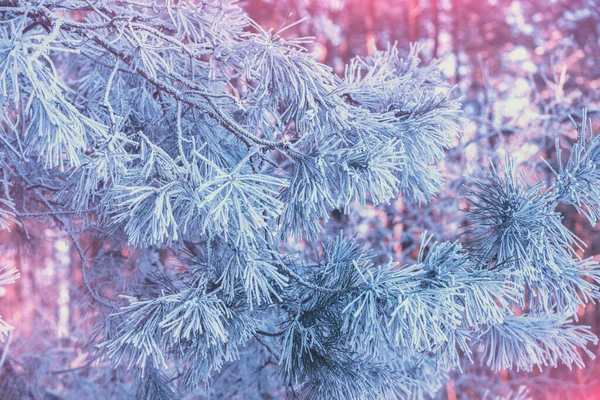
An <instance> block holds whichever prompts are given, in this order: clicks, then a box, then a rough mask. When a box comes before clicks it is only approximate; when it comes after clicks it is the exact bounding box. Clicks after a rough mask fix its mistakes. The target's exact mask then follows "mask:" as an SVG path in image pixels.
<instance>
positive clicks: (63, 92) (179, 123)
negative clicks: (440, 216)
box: [0, 0, 600, 399]
mask: <svg viewBox="0 0 600 400" xmlns="http://www.w3.org/2000/svg"><path fill="white" fill-rule="evenodd" d="M0 21H2V22H1V23H0V102H1V103H2V120H1V121H0V129H1V131H0V166H1V167H2V178H1V180H0V182H1V183H2V189H3V196H2V199H1V200H0V202H1V204H0V227H2V228H8V227H11V226H12V225H13V224H15V223H23V222H24V219H25V218H28V217H39V218H49V219H52V220H53V221H54V223H56V224H57V226H59V227H60V228H61V229H64V230H65V231H66V232H67V233H68V235H69V237H70V238H71V240H73V241H74V243H75V248H76V249H77V250H78V252H79V257H80V259H81V274H82V278H83V281H84V285H85V287H86V290H87V291H88V292H89V293H90V295H91V298H92V299H93V304H94V305H96V306H98V309H101V308H103V307H104V308H106V309H109V310H110V311H107V314H108V315H107V316H105V318H104V319H100V323H99V325H100V329H99V332H101V334H100V335H99V336H98V337H97V339H96V341H95V343H96V344H97V352H98V355H99V356H100V357H102V358H104V359H109V360H110V361H111V363H110V364H111V365H112V366H113V367H115V371H114V374H116V375H119V379H121V378H122V379H121V382H135V384H132V385H131V387H130V388H129V389H130V396H131V397H135V396H137V397H140V398H142V397H143V398H160V399H162V398H182V397H185V396H187V395H189V396H190V397H194V396H198V395H201V394H202V395H206V396H207V397H209V396H211V395H212V396H214V397H224V398H231V397H235V396H238V397H239V396H242V395H241V394H240V393H243V396H244V397H248V398H266V397H272V396H273V395H274V394H277V395H279V396H284V395H285V394H287V396H288V397H290V398H295V397H302V398H357V399H363V398H374V399H381V398H385V399H388V398H409V399H412V398H414V399H417V398H435V397H436V396H438V395H439V393H440V389H441V388H443V387H444V384H445V381H446V380H447V377H448V375H447V373H449V372H450V371H452V370H453V369H454V368H456V367H457V366H460V365H461V359H462V358H465V357H466V358H467V359H469V360H470V359H473V360H477V359H478V357H480V356H481V353H482V351H483V355H484V359H485V360H487V365H489V366H490V367H493V368H497V367H501V368H505V367H506V368H508V367H515V368H522V369H527V368H528V367H530V366H532V365H537V364H539V365H551V366H553V365H556V364H557V363H558V362H559V361H562V362H564V363H566V364H576V365H579V364H580V363H581V362H583V357H581V356H580V355H578V353H577V352H578V351H580V350H581V349H583V348H585V346H586V345H587V343H589V342H592V341H593V338H592V336H591V334H590V332H589V331H588V330H587V329H586V328H583V327H577V326H575V325H573V324H572V323H571V322H565V321H569V319H568V318H569V317H572V316H574V315H575V312H576V310H577V308H578V307H579V306H582V305H585V304H587V303H589V302H591V301H595V299H597V298H598V294H599V293H598V283H599V281H600V280H599V276H600V275H599V273H598V271H599V268H598V264H597V263H595V262H594V261H592V260H590V259H586V260H581V259H579V258H578V257H577V255H576V250H581V248H580V247H582V246H581V241H580V240H578V239H577V238H576V237H575V236H574V235H573V234H572V233H571V232H570V231H569V230H568V229H566V228H565V227H564V226H563V225H562V215H561V214H560V213H559V212H558V211H557V208H556V205H557V204H558V203H559V202H565V203H569V204H574V205H575V206H576V207H578V209H580V211H582V212H585V213H587V215H588V217H589V218H590V220H592V221H595V219H597V217H598V212H597V203H598V202H597V201H596V200H598V196H597V195H596V194H594V193H596V192H595V191H594V190H595V189H593V188H594V187H595V186H597V185H596V183H597V182H596V181H597V176H596V173H595V172H594V171H595V169H594V167H593V166H594V165H595V164H594V163H596V161H597V158H598V157H597V147H598V146H597V140H596V139H595V138H591V136H589V138H588V134H587V133H588V132H589V131H588V130H587V128H585V130H584V131H583V134H582V135H581V136H582V137H585V138H587V139H585V138H584V139H581V140H580V141H579V142H578V144H577V145H576V146H575V148H574V151H573V152H572V155H571V159H570V161H569V162H568V164H567V166H566V167H561V168H559V172H557V176H558V178H557V185H556V186H555V187H554V188H552V187H544V185H542V184H541V183H538V184H532V185H530V184H528V183H527V182H526V179H525V178H524V177H523V176H522V175H519V174H518V173H517V171H516V166H515V165H514V163H513V162H512V161H510V160H509V161H507V162H506V163H505V167H504V171H503V172H501V171H498V170H497V169H496V168H495V167H493V166H492V167H489V168H487V169H485V170H484V174H483V175H484V176H483V178H481V177H479V178H477V179H475V180H474V181H472V183H471V189H470V191H468V192H467V197H468V198H469V200H470V202H471V207H470V210H469V218H470V221H471V225H469V226H467V227H466V228H465V230H466V232H465V234H464V235H463V236H459V240H455V241H440V242H435V243H432V242H431V239H430V238H429V236H427V235H426V234H423V235H422V236H423V238H424V240H423V244H422V247H421V251H420V253H419V254H418V257H417V259H416V260H410V259H403V260H402V261H403V263H404V264H399V263H398V262H397V260H394V259H390V260H389V261H388V262H383V263H379V262H376V261H375V260H381V259H383V257H382V256H384V255H383V254H376V252H375V251H372V250H369V245H370V243H368V242H367V243H363V242H361V241H359V240H358V239H348V238H346V237H345V235H344V233H340V234H338V235H337V236H335V237H329V236H330V230H329V229H328V226H327V222H328V220H329V217H330V213H331V212H332V211H333V210H338V211H340V212H343V213H345V214H351V213H353V212H354V211H355V208H356V207H357V206H358V205H362V206H364V205H369V206H375V207H377V206H379V205H381V204H386V203H389V202H392V201H393V200H395V199H396V197H397V196H398V195H400V194H401V195H402V196H403V198H404V199H407V200H409V201H414V202H417V203H418V202H425V201H428V200H429V199H431V198H432V197H433V196H434V195H435V194H436V192H437V191H438V189H439V187H440V185H441V183H442V180H441V175H440V173H439V171H438V164H439V163H440V162H441V160H442V159H443V157H444V152H445V150H446V149H447V148H449V147H450V146H452V145H453V143H454V140H455V138H456V134H457V131H458V125H457V122H458V120H459V116H458V110H459V109H460V106H459V104H458V102H456V101H455V100H453V99H452V96H451V93H450V89H451V88H450V87H449V86H448V85H447V84H446V83H445V82H444V80H443V78H442V75H441V74H440V71H439V68H438V65H437V64H435V63H433V64H429V65H421V60H420V58H419V50H420V47H419V46H413V47H412V48H411V51H410V53H409V54H408V55H406V56H403V55H401V52H400V50H399V49H398V48H397V47H394V46H390V47H388V48H387V49H386V50H384V51H375V52H374V53H373V54H372V55H371V56H370V57H366V58H356V59H354V60H353V61H352V62H351V63H350V65H349V66H348V67H347V70H346V74H345V76H344V78H343V79H341V78H339V77H336V76H335V75H334V74H333V72H332V69H331V68H330V67H329V66H326V65H324V64H322V63H320V62H318V61H317V60H315V59H314V58H313V57H312V55H311V54H310V53H309V52H308V51H307V50H306V48H305V45H306V44H307V42H308V41H309V39H307V38H292V39H290V38H288V37H287V36H288V35H287V33H288V30H287V29H288V28H289V27H290V26H293V25H295V23H291V24H287V23H286V24H283V25H282V26H281V27H280V28H279V29H274V30H265V29H263V28H262V27H260V26H258V25H257V24H256V23H255V22H253V21H251V20H250V19H249V18H248V16H247V15H246V14H245V13H244V12H243V11H242V9H241V8H240V7H239V5H238V4H237V3H236V2H235V1H232V0H206V1H202V2H199V3H198V2H191V1H178V2H174V1H164V2H163V1H153V2H141V1H131V0H107V1H104V2H96V3H94V4H91V3H88V2H79V1H74V0H65V1H61V2H56V1H35V2H34V1H26V0H25V1H23V0H20V1H17V0H6V1H0ZM298 23H301V21H300V22H298ZM585 183H589V185H591V186H590V187H591V188H592V189H593V190H584V189H585V188H587V186H585ZM15 199H25V200H22V201H19V202H17V201H16V200H15ZM25 210H28V211H25ZM348 217H350V216H348ZM80 226H83V227H90V228H92V229H89V230H86V231H85V235H80V234H79V229H78V228H79V227H80ZM76 228H77V229H76ZM108 234H110V235H111V236H112V239H111V240H110V243H107V240H106V237H107V236H106V235H108ZM86 235H90V236H91V238H92V239H93V240H97V241H98V242H100V243H102V244H103V247H102V252H106V253H107V254H108V253H110V254H115V255H118V257H115V259H117V260H118V261H111V265H110V266H108V265H104V263H102V262H100V263H99V262H96V263H95V265H92V266H89V265H88V264H89V262H90V261H91V260H89V259H88V256H87V255H86V252H85V249H86V246H84V245H83V243H80V240H81V238H82V237H84V236H86ZM367 239H368V238H367ZM361 240H362V239H361ZM85 242H87V237H86V241H85ZM129 246H131V247H129ZM126 255H127V256H126ZM158 255H160V256H158ZM111 257H112V256H111ZM100 259H106V258H99V257H97V258H96V260H100ZM88 267H92V268H88ZM109 267H115V268H121V267H122V268H123V270H124V271H126V272H127V274H123V275H127V276H126V277H125V278H123V281H122V282H116V279H115V278H113V277H112V276H111V277H110V278H109V279H108V282H105V281H100V279H98V278H97V276H98V275H94V274H93V273H92V271H95V273H96V274H97V273H98V272H97V271H99V270H100V271H102V272H105V271H107V270H109ZM133 267H135V268H133ZM132 270H134V271H133V272H131V271H132ZM152 271H153V272H152ZM130 272H131V273H130ZM90 275H92V276H90ZM115 275H119V274H115ZM119 276H120V275H119ZM14 279H15V274H14V272H11V273H10V274H6V275H0V283H2V281H3V280H4V282H12V280H14ZM117 283H118V284H117ZM107 287H109V288H119V289H118V290H119V291H120V292H121V297H120V298H118V297H117V296H116V294H114V292H115V290H116V289H115V290H103V292H104V293H105V294H106V296H110V298H104V297H103V296H100V295H99V294H98V293H97V289H98V288H107ZM523 313H525V314H526V315H527V316H526V317H524V316H520V317H516V316H514V315H515V314H523ZM5 326H6V325H2V326H1V327H0V332H5V331H6V329H5V328H4V327H5ZM2 329H4V330H3V331H2ZM523 331H526V334H523V335H521V336H519V335H520V334H521V333H522V332H523ZM1 336H2V333H0V337H1ZM463 364H464V363H463ZM121 367H127V370H128V372H126V371H125V368H121ZM97 368H104V367H101V366H98V367H97ZM107 368H108V367H107ZM112 373H113V372H111V374H112ZM123 374H130V375H131V376H123ZM111 376H112V375H111ZM246 395H247V396H246Z"/></svg>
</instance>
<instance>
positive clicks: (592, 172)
mask: <svg viewBox="0 0 600 400" xmlns="http://www.w3.org/2000/svg"><path fill="white" fill-rule="evenodd" d="M573 123H574V124H575V127H576V128H577V132H578V137H577V142H575V144H574V145H573V147H572V149H571V151H570V153H569V158H568V160H567V162H566V163H563V162H562V149H561V147H560V143H559V139H558V138H557V139H556V159H557V160H558V170H554V168H552V167H550V168H551V170H552V171H553V172H554V174H555V175H556V186H557V190H558V198H557V201H559V202H561V203H566V204H571V205H573V206H574V207H575V208H576V209H577V212H579V213H582V214H584V215H585V216H586V217H587V219H588V220H589V221H590V223H591V224H594V225H595V224H596V222H597V221H598V219H600V170H599V168H600V138H599V137H598V136H597V135H594V133H593V131H592V121H591V120H590V119H588V117H587V112H586V110H585V109H584V112H583V116H582V123H581V125H579V126H578V125H577V124H576V123H575V122H574V121H573ZM547 164H548V163H547ZM548 165H549V164H548Z"/></svg>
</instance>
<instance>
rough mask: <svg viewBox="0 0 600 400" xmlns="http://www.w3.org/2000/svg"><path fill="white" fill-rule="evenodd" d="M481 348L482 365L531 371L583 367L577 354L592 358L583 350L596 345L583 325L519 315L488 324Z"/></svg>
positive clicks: (482, 336)
mask: <svg viewBox="0 0 600 400" xmlns="http://www.w3.org/2000/svg"><path fill="white" fill-rule="evenodd" d="M478 341H479V342H481V343H482V344H483V346H484V350H483V354H482V362H484V363H485V364H486V365H487V366H488V367H490V368H492V369H494V370H496V371H498V370H501V369H512V368H516V369H517V370H525V371H531V369H532V368H533V367H538V368H540V369H541V368H542V367H547V366H553V367H555V366H557V365H558V363H559V362H560V363H563V364H565V365H567V366H568V367H569V368H571V367H572V366H577V367H579V368H583V367H584V361H583V358H582V355H581V354H580V352H583V353H584V354H586V355H587V356H588V357H590V358H592V359H594V358H595V356H594V354H593V353H592V352H590V351H589V350H588V348H587V344H588V343H597V341H598V339H597V337H596V335H594V334H593V333H592V332H590V328H589V327H587V326H576V325H573V324H572V323H571V321H569V320H564V318H562V317H560V316H547V315H542V316H540V315H521V316H514V317H513V316H511V317H507V318H506V319H505V320H504V322H502V323H500V324H494V325H491V326H490V327H489V328H488V329H487V330H486V331H485V332H484V333H483V334H482V335H481V336H480V337H479V338H478Z"/></svg>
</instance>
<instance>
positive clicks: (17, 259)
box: [0, 0, 600, 399]
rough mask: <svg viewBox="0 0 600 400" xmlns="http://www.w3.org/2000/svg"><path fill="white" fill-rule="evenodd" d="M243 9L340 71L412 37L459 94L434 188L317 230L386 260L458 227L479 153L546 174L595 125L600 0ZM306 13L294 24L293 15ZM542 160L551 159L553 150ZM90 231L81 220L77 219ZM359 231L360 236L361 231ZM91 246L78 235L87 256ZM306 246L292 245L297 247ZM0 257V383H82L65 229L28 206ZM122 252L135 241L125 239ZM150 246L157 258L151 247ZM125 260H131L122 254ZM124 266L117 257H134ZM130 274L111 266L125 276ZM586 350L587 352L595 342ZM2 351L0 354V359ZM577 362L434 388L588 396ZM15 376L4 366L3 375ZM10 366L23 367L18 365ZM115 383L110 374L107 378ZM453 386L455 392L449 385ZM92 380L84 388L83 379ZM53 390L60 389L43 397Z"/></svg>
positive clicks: (591, 390) (582, 231)
mask: <svg viewBox="0 0 600 400" xmlns="http://www.w3.org/2000/svg"><path fill="white" fill-rule="evenodd" d="M242 4H244V9H245V10H246V11H247V12H248V13H249V14H250V16H251V17H252V18H253V19H254V20H255V21H256V22H257V23H258V24H259V25H261V26H262V27H264V28H266V29H268V28H273V29H274V30H278V29H283V28H285V27H289V28H288V29H287V30H286V33H285V36H287V37H288V38H291V37H313V38H314V42H313V43H311V44H309V45H308V48H309V49H310V51H312V52H313V54H314V56H315V57H316V58H317V59H318V60H319V61H321V62H323V63H325V64H327V65H330V66H332V67H333V69H334V70H335V72H336V73H337V74H338V75H340V76H342V75H343V74H344V70H345V65H346V64H347V63H348V62H349V61H350V60H351V59H352V58H353V57H355V56H357V55H362V56H364V55H368V54H371V53H372V52H373V50H374V49H375V48H385V47H386V46H388V44H391V45H393V44H394V43H396V46H397V47H398V49H399V51H400V52H401V53H408V51H409V49H410V46H411V43H419V44H420V45H421V46H422V51H421V54H422V58H423V60H424V62H426V63H429V62H431V61H432V60H434V59H437V60H439V61H438V62H439V63H440V68H441V69H442V71H443V72H444V74H445V75H446V77H447V80H448V81H449V82H450V83H451V84H452V85H455V86H456V88H455V90H454V94H455V96H456V97H457V98H461V99H462V104H463V109H464V120H463V122H462V123H463V127H462V135H461V137H460V138H459V140H457V143H456V146H455V147H454V148H453V149H452V150H450V151H449V152H448V154H447V158H446V161H445V163H444V166H443V177H444V180H445V182H446V183H445V186H444V188H443V190H442V192H441V193H440V194H439V195H438V197H437V198H436V199H435V200H434V201H432V202H430V203H429V204H426V205H425V204H421V205H411V204H409V203H405V202H404V201H403V200H402V199H401V198H398V199H397V200H396V201H395V203H393V204H390V205H389V206H382V207H377V208H373V207H366V206H360V205H356V209H355V211H356V212H355V213H353V215H352V216H351V217H349V216H346V215H342V214H341V213H338V212H334V215H333V217H334V218H332V219H331V220H330V222H329V224H328V226H327V229H328V231H329V232H337V231H339V229H340V228H343V229H344V231H345V232H346V233H347V234H348V235H352V234H356V235H357V237H358V238H359V239H363V240H364V241H365V242H367V241H368V242H370V243H375V244H374V245H373V246H374V250H375V251H377V252H378V254H381V255H382V258H383V259H385V261H387V257H389V255H390V254H394V257H395V258H396V259H397V260H398V261H401V260H402V261H403V262H408V260H410V259H412V258H414V255H415V249H416V248H417V245H418V244H419V242H420V236H421V234H422V233H423V231H424V230H427V231H428V232H431V233H433V234H434V235H435V237H436V239H442V238H445V239H452V238H455V237H457V236H459V235H460V230H461V225H463V224H464V219H463V218H464V216H463V214H462V213H461V209H464V208H465V207H466V203H464V200H462V199H460V198H458V197H457V195H456V194H457V193H458V189H459V187H460V186H461V185H462V184H463V183H464V178H463V175H477V174H478V168H479V166H481V165H482V164H485V163H488V159H492V160H496V161H502V160H503V158H504V155H505V154H507V153H512V154H514V155H515V156H516V157H517V160H518V162H520V163H521V164H523V165H525V166H527V167H528V168H531V169H532V170H533V171H537V175H536V176H533V175H532V176H529V177H528V178H529V179H531V180H532V181H533V180H535V179H546V178H548V177H550V170H549V169H548V167H547V166H546V165H545V164H544V163H543V162H542V161H541V160H542V158H543V159H545V160H547V161H548V163H549V164H551V165H556V162H555V160H556V151H555V139H556V138H559V137H560V141H561V143H562V144H563V146H566V147H569V144H573V143H574V141H575V140H576V139H577V137H576V136H577V132H576V129H575V126H574V122H575V123H577V124H581V123H582V122H583V119H584V114H585V111H584V109H585V108H587V117H589V118H591V120H592V121H593V125H594V132H600V129H599V128H600V115H599V114H600V107H599V106H600V2H598V1H596V0H554V1H552V0H519V1H516V0H515V1H512V0H247V1H245V2H243V3H242ZM303 18H305V19H306V20H305V21H303V22H302V23H300V24H295V25H294V23H295V22H297V21H298V20H300V19H303ZM553 160H554V161H553ZM564 212H566V213H567V215H568V219H567V220H565V221H564V223H565V224H566V225H567V226H568V227H569V228H570V229H572V230H573V231H574V232H575V233H576V234H577V235H578V236H579V237H581V238H582V239H583V240H584V241H585V242H586V243H587V245H588V247H587V250H586V252H585V257H590V256H595V257H596V258H597V259H600V227H591V226H590V224H589V223H588V221H587V220H586V219H585V217H584V216H583V215H578V214H577V212H576V210H574V209H573V208H570V209H565V210H564ZM87 229H89V228H87ZM367 238H368V240H367ZM102 245H103V244H102V243H97V242H94V241H88V243H87V249H86V251H87V252H88V254H92V255H93V254H96V253H98V251H97V250H98V249H99V248H101V247H102ZM309 245H310V244H307V243H298V244H297V245H296V246H297V248H298V249H300V250H301V249H303V248H304V247H306V246H309ZM0 248H1V253H0V264H1V265H3V266H5V267H8V268H11V267H16V268H18V269H19V271H20V273H21V279H19V280H18V281H17V282H16V283H15V284H14V285H9V286H6V287H1V288H0V290H2V291H1V292H0V314H2V315H3V317H4V319H5V320H6V321H7V322H9V323H10V324H11V325H13V326H15V327H16V329H15V330H14V331H13V334H12V338H11V340H10V341H9V342H8V343H7V344H6V346H9V348H8V349H6V351H4V352H2V353H0V354H3V355H4V357H3V360H2V361H3V367H2V372H1V373H2V375H1V376H0V389H1V386H2V383H1V382H2V381H3V380H4V379H8V378H9V377H10V376H11V369H17V368H18V369H31V374H30V375H29V376H32V377H38V378H36V379H44V380H47V381H48V382H50V383H47V384H45V385H40V387H46V388H48V389H46V393H43V394H42V397H50V398H51V397H52V396H53V393H55V394H56V395H57V396H58V393H59V392H60V391H61V388H62V387H63V386H64V385H92V386H93V385H94V376H93V374H94V369H93V368H91V364H90V363H89V361H88V360H87V358H86V357H87V352H86V349H85V345H86V343H87V341H88V340H89V337H90V331H91V327H92V320H93V317H94V313H93V312H92V311H91V310H92V308H91V307H90V306H89V303H88V299H87V298H86V297H85V291H84V290H81V286H82V282H81V275H80V269H79V258H78V256H77V251H76V249H75V248H74V247H73V245H72V244H71V243H70V242H69V241H68V239H67V236H66V234H65V233H64V232H61V231H60V230H59V229H58V228H57V227H56V226H53V225H51V220H50V219H49V218H45V217H44V216H43V215H40V216H39V218H35V219H32V220H30V222H29V224H27V226H24V227H18V226H13V227H11V231H10V232H7V231H2V232H1V233H0ZM131 251H132V252H133V251H134V250H131ZM129 256H130V254H128V253H127V252H120V253H118V254H109V253H107V252H102V258H101V259H96V266H95V271H96V272H95V274H96V275H95V279H96V281H98V282H101V281H102V275H101V274H102V270H101V269H102V268H101V267H102V265H106V263H110V262H111V260H115V259H119V260H123V259H126V258H128V257H129ZM157 257H168V255H165V254H157ZM131 258H132V259H134V257H131ZM135 267H136V265H135V263H133V262H132V263H130V268H132V269H133V268H135ZM128 273H129V272H128V271H126V270H125V271H123V275H124V276H126V275H127V274H128ZM579 316H580V321H581V322H580V323H582V324H588V325H590V326H592V330H593V331H594V332H595V333H596V334H598V333H600V308H598V307H594V306H590V307H588V308H587V309H581V310H580V313H579ZM593 351H594V352H595V353H596V354H597V355H598V356H600V348H598V347H595V348H593ZM4 358H6V360H4ZM587 364H588V367H587V368H586V369H583V370H581V369H574V370H572V371H569V370H567V369H564V368H558V369H553V370H552V369H548V370H545V371H543V372H536V373H529V374H525V373H516V372H504V373H501V374H499V376H495V375H494V376H492V375H487V376H486V374H485V372H482V371H481V370H480V369H475V368H474V367H471V366H470V365H465V366H464V368H463V369H464V373H463V374H460V373H457V374H456V375H455V376H454V377H453V379H452V380H451V381H450V382H449V384H448V385H447V387H446V388H445V394H444V395H445V397H446V398H448V399H456V398H460V396H457V394H456V393H468V394H469V395H468V397H469V398H474V399H476V398H482V397H483V394H482V393H483V392H482V391H481V389H482V388H486V387H489V386H490V385H496V384H497V385H508V386H511V387H514V388H518V386H519V385H520V384H522V383H525V382H527V385H528V386H529V388H530V390H531V393H530V395H531V396H532V397H533V398H535V399H538V398H539V399H565V398H569V399H594V398H598V399H600V362H598V361H593V360H589V359H588V361H587ZM15 376H16V375H15ZM19 376H22V375H19ZM115 384H118V383H115ZM459 389H460V390H459ZM90 390H91V389H90ZM56 398H59V397H56Z"/></svg>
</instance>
